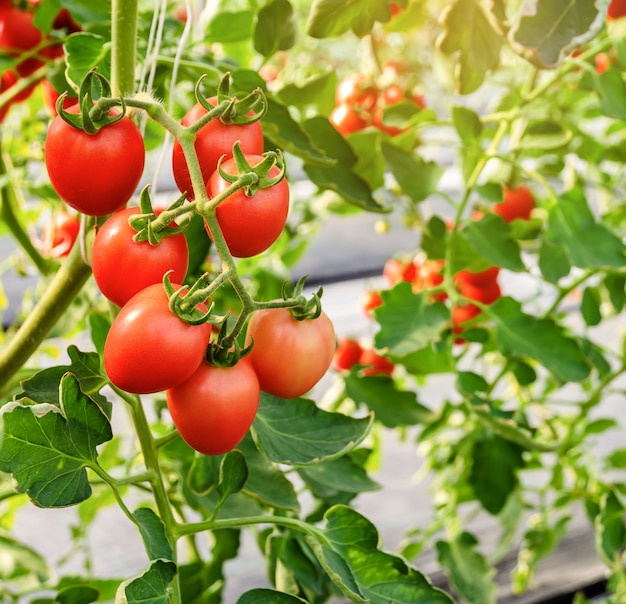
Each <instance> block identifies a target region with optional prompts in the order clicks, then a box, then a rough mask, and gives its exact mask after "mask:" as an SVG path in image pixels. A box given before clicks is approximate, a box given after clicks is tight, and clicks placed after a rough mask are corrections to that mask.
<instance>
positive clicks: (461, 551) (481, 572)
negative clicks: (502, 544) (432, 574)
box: [436, 531, 497, 604]
mask: <svg viewBox="0 0 626 604" xmlns="http://www.w3.org/2000/svg"><path fill="white" fill-rule="evenodd" d="M477 546H478V540H477V539H476V537H475V536H474V535H472V534H471V533H468V532H466V531H463V532H462V533H460V534H458V535H456V536H455V537H454V538H452V539H450V540H449V541H437V544H436V547H437V559H438V560H439V564H441V566H443V568H445V569H446V574H447V575H448V577H449V578H450V583H451V584H452V587H453V588H454V590H455V591H456V592H457V593H458V594H459V595H460V596H461V597H462V598H463V599H464V600H466V601H467V602H472V604H495V602H496V601H497V600H496V584H495V583H494V581H493V577H494V575H495V569H494V568H493V567H492V566H491V565H490V564H489V562H488V561H487V559H486V558H485V556H483V554H481V553H480V551H478V548H477Z"/></svg>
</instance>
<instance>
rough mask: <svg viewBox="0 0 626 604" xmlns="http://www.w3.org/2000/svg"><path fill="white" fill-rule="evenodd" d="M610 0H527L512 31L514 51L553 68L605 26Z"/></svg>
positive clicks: (542, 65)
mask: <svg viewBox="0 0 626 604" xmlns="http://www.w3.org/2000/svg"><path fill="white" fill-rule="evenodd" d="M608 1H609V0H595V2H589V0H567V1H565V2H564V1H563V0H541V1H539V0H526V1H525V2H524V6H523V9H522V10H520V11H519V15H520V17H519V20H518V22H517V23H516V24H515V25H514V27H513V30H512V31H511V36H512V40H513V43H514V47H516V50H517V51H518V52H519V53H520V54H521V55H522V56H523V57H524V58H526V59H528V60H529V61H531V62H532V63H534V64H535V65H537V66H538V67H556V66H557V65H558V64H559V63H560V62H561V61H562V60H563V59H564V58H565V57H566V56H567V55H568V54H569V53H570V52H571V51H573V50H574V49H576V48H579V47H580V46H582V45H583V44H585V42H588V41H589V40H591V39H592V38H593V37H595V35H596V34H597V33H598V32H599V31H600V29H601V28H602V27H603V26H604V18H605V15H606V7H607V6H608Z"/></svg>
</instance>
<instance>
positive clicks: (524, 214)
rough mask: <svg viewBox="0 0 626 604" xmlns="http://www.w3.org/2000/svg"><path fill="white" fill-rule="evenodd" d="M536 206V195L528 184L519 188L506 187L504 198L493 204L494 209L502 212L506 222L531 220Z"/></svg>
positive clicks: (501, 214)
mask: <svg viewBox="0 0 626 604" xmlns="http://www.w3.org/2000/svg"><path fill="white" fill-rule="evenodd" d="M534 207H535V196H534V195H533V192H532V191H531V190H530V189H529V188H528V187H526V186H521V187H517V188H509V187H504V200H503V201H502V202H501V203H496V204H495V205H494V206H493V211H494V212H495V213H496V214H500V216H502V218H504V220H505V221H506V222H513V220H516V219H520V220H530V215H531V213H532V211H533V208H534Z"/></svg>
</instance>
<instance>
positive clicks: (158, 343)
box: [103, 283, 211, 394]
mask: <svg viewBox="0 0 626 604" xmlns="http://www.w3.org/2000/svg"><path fill="white" fill-rule="evenodd" d="M172 285H173V287H174V289H178V288H179V287H180V285H176V284H172ZM198 309H199V310H201V311H202V312H206V310H207V309H206V307H205V306H204V304H199V305H198ZM210 337H211V325H210V324H209V323H202V324H200V325H189V324H188V323H185V322H184V321H183V320H182V319H180V318H179V317H177V316H176V315H175V314H174V313H172V311H171V310H170V309H169V301H168V297H167V294H166V292H165V289H164V288H163V285H162V284H161V283H156V284H154V285H149V286H148V287H146V288H145V289H142V290H141V291H140V292H139V293H138V294H135V295H134V296H133V297H132V298H131V299H130V300H129V301H128V302H127V303H126V304H125V305H124V307H123V308H122V310H121V311H120V312H119V314H118V315H117V317H115V320H114V321H113V323H112V325H111V329H110V330H109V333H108V335H107V339H106V342H105V344H104V355H103V358H104V369H105V371H106V373H107V375H108V376H109V379H110V380H111V382H112V383H113V384H115V385H116V386H117V387H118V388H121V389H122V390H125V391H127V392H132V393H135V394H149V393H153V392H160V391H162V390H167V389H168V388H173V387H174V386H178V384H181V383H182V382H184V381H185V380H187V379H189V377H191V375H192V374H193V373H194V372H195V371H196V369H197V368H198V367H199V366H200V363H201V362H202V360H203V359H204V355H205V352H206V348H207V346H208V344H209V338H210Z"/></svg>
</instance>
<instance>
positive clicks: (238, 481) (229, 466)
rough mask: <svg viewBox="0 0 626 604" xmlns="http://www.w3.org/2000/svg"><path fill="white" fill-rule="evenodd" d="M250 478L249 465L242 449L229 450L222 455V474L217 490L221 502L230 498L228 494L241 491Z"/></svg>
mask: <svg viewBox="0 0 626 604" xmlns="http://www.w3.org/2000/svg"><path fill="white" fill-rule="evenodd" d="M247 478H248V466H247V465H246V460H245V457H244V456H243V453H242V452H241V451H237V450H236V449H234V450H232V451H229V452H228V453H226V455H224V457H222V463H221V464H220V476H219V482H218V483H217V492H218V493H219V496H220V503H223V502H224V501H226V499H228V496H229V495H231V494H234V493H239V491H241V489H242V488H243V485H244V484H245V483H246V480H247Z"/></svg>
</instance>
